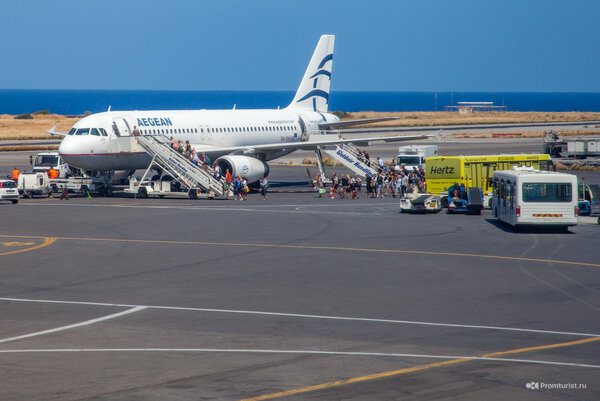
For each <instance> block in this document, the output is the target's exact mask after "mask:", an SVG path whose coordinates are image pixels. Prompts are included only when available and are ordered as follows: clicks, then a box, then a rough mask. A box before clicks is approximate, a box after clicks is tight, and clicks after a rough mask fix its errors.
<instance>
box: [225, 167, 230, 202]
mask: <svg viewBox="0 0 600 401" xmlns="http://www.w3.org/2000/svg"><path fill="white" fill-rule="evenodd" d="M230 190H231V173H230V172H229V169H226V170H225V199H227V196H229V194H228V193H229V191H230Z"/></svg>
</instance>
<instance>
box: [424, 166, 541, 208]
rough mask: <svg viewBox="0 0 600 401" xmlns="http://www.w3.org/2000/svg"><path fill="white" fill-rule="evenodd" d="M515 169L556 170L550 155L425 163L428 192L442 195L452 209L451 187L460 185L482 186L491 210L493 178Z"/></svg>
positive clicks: (442, 199)
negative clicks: (499, 173)
mask: <svg viewBox="0 0 600 401" xmlns="http://www.w3.org/2000/svg"><path fill="white" fill-rule="evenodd" d="M513 166H531V167H533V168H534V169H535V170H550V169H552V159H551V158H550V155H530V154H519V155H492V156H438V157H429V158H427V160H426V161H425V182H426V184H427V192H428V193H430V194H432V195H439V196H440V197H441V203H442V206H443V207H447V206H448V188H449V187H451V186H452V185H454V184H455V183H458V184H459V185H460V184H461V183H462V184H464V185H465V187H467V188H468V187H480V188H482V192H483V196H484V205H485V204H487V205H488V207H491V200H492V191H493V186H492V177H493V174H494V171H496V170H511V169H512V168H513Z"/></svg>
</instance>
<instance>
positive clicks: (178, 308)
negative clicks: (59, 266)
mask: <svg viewBox="0 0 600 401" xmlns="http://www.w3.org/2000/svg"><path fill="white" fill-rule="evenodd" d="M0 301H9V302H33V303H54V304H65V305H67V304H70V305H92V306H114V307H124V308H134V309H135V308H147V309H160V310H175V311H190V312H208V313H231V314H240V315H258V316H280V317H290V318H301V319H323V320H340V321H351V322H369V323H387V324H409V325H420V326H434V327H454V328H461V329H478V330H498V331H515V332H525V333H538V334H556V335H566V336H578V337H600V334H595V333H580V332H569V331H556V330H539V329H525V328H519V327H502V326H482V325H471V324H456V323H436V322H420V321H414V320H395V319H374V318H363V317H345V316H328V315H308V314H300V313H282V312H264V311H248V310H234V309H212V308H193V307H184V306H159V305H130V304H114V303H101V302H85V301H81V302H80V301H57V300H43V299H27V298H0Z"/></svg>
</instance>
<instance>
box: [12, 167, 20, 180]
mask: <svg viewBox="0 0 600 401" xmlns="http://www.w3.org/2000/svg"><path fill="white" fill-rule="evenodd" d="M19 174H21V172H20V171H19V169H18V168H17V167H15V168H14V170H13V171H12V180H13V181H14V182H17V181H19Z"/></svg>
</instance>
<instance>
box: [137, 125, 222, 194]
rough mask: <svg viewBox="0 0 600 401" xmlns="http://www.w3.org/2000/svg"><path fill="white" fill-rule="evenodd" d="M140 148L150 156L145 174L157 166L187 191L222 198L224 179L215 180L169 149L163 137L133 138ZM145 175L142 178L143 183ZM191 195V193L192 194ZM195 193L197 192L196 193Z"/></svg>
mask: <svg viewBox="0 0 600 401" xmlns="http://www.w3.org/2000/svg"><path fill="white" fill-rule="evenodd" d="M135 138H136V139H137V141H138V143H139V144H140V146H141V147H142V148H144V150H145V151H146V152H147V153H148V154H149V155H150V156H152V163H151V164H150V166H149V167H148V170H146V173H148V171H149V170H150V169H151V168H152V167H153V166H157V167H159V168H160V169H162V170H163V171H165V172H167V173H168V174H170V175H171V176H172V177H173V178H174V179H175V180H177V181H178V182H179V183H180V184H181V185H182V186H183V187H184V188H185V189H187V190H188V191H195V190H196V191H197V190H198V189H199V188H201V189H202V190H203V191H205V192H207V193H212V194H214V195H215V196H223V194H224V188H225V178H224V177H221V179H220V180H217V179H216V178H215V177H214V176H213V175H212V174H211V173H210V172H209V171H208V170H206V169H204V168H203V167H201V166H197V165H195V164H194V163H192V162H191V161H190V160H188V159H187V158H186V157H185V156H184V155H182V154H180V153H179V152H177V151H175V150H174V149H173V148H172V147H171V142H170V141H169V139H168V138H167V137H166V136H163V135H140V136H136V137H135ZM145 176H146V174H144V177H143V178H142V181H144V179H145ZM192 193H193V192H192ZM196 193H197V192H196Z"/></svg>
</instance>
